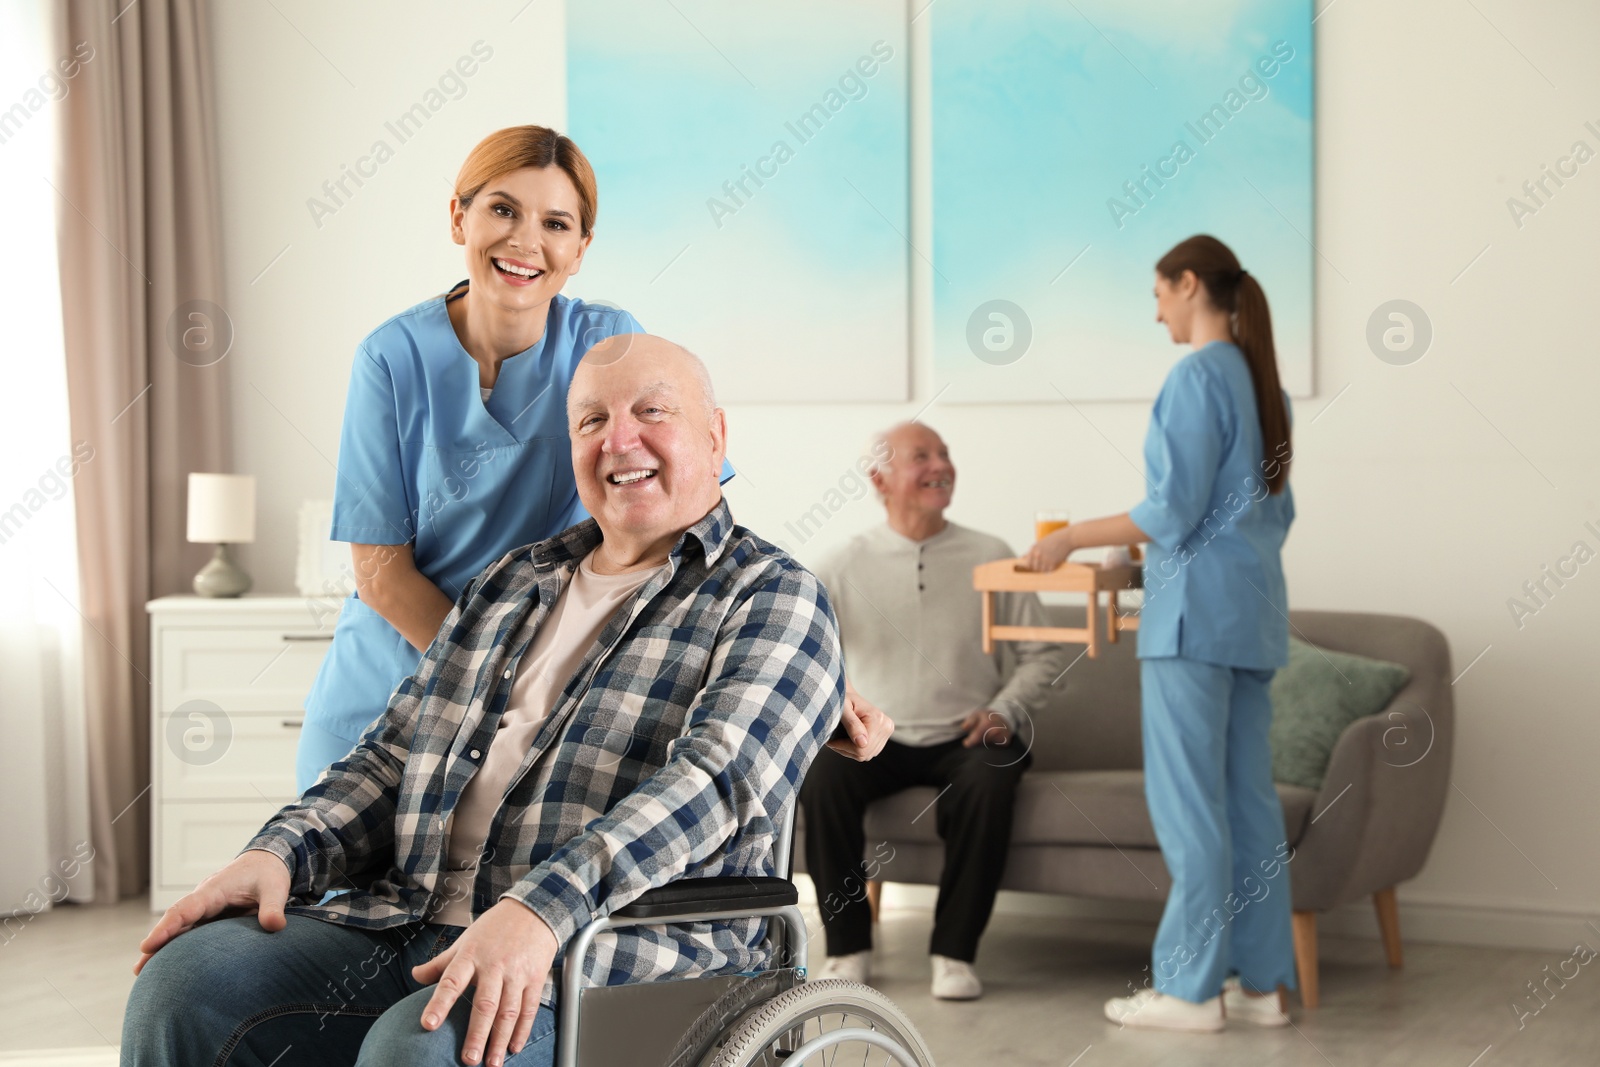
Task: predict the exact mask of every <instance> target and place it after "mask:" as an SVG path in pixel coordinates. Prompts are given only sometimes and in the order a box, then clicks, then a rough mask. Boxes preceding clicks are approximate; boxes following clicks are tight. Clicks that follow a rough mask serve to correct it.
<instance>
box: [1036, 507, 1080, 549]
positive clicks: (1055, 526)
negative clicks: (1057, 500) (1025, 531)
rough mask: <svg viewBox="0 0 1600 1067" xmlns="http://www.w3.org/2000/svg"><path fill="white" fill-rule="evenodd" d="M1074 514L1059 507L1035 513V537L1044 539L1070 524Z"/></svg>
mask: <svg viewBox="0 0 1600 1067" xmlns="http://www.w3.org/2000/svg"><path fill="white" fill-rule="evenodd" d="M1071 522H1072V516H1071V515H1069V514H1068V513H1067V512H1065V511H1062V510H1061V509H1059V508H1057V509H1054V510H1045V511H1036V512H1034V513H1033V539H1034V540H1035V541H1043V540H1044V539H1045V538H1046V537H1049V536H1050V535H1051V534H1053V533H1055V532H1056V531H1057V530H1059V529H1062V528H1063V527H1065V526H1068V525H1070V524H1071Z"/></svg>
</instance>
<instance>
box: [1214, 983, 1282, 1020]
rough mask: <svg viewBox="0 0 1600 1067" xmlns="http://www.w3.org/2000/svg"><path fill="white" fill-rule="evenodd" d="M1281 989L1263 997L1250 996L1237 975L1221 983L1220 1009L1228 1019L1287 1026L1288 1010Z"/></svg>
mask: <svg viewBox="0 0 1600 1067" xmlns="http://www.w3.org/2000/svg"><path fill="white" fill-rule="evenodd" d="M1284 999H1285V998H1284V995H1283V990H1281V989H1280V990H1278V991H1277V992H1275V993H1268V994H1267V995H1266V996H1264V997H1252V996H1250V995H1249V994H1248V993H1246V992H1245V991H1244V986H1243V985H1242V984H1241V983H1240V981H1239V979H1238V978H1237V977H1235V978H1229V979H1228V980H1227V981H1226V982H1223V983H1222V1010H1223V1013H1224V1014H1225V1015H1226V1016H1227V1017H1228V1018H1230V1019H1242V1020H1244V1021H1245V1022H1247V1023H1254V1024H1255V1025H1257V1026H1288V1025H1289V1012H1288V1007H1287V1005H1285V1004H1284Z"/></svg>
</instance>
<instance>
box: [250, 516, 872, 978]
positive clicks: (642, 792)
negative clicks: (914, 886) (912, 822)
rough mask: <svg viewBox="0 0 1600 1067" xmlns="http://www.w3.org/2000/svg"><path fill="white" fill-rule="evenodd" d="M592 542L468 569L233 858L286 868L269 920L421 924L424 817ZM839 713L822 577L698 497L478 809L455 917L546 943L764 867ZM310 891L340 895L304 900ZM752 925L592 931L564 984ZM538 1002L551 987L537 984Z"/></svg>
mask: <svg viewBox="0 0 1600 1067" xmlns="http://www.w3.org/2000/svg"><path fill="white" fill-rule="evenodd" d="M600 541H601V533H600V530H599V527H598V526H597V525H596V524H595V522H594V520H593V519H590V520H587V521H585V522H582V523H580V524H578V525H577V526H574V527H572V528H570V529H568V530H566V531H564V532H562V533H561V534H558V535H557V536H555V537H553V538H550V539H548V540H545V541H540V542H538V543H536V544H532V545H528V546H525V547H522V548H519V549H515V550H513V551H511V552H509V553H507V554H506V555H505V556H503V557H502V558H501V559H500V560H499V561H497V562H496V563H494V564H491V565H490V566H489V567H488V569H486V570H485V571H484V572H483V573H482V574H480V575H479V576H478V577H477V578H475V579H473V581H472V582H471V583H470V584H469V585H468V587H467V589H466V590H465V591H464V592H463V594H462V596H461V599H460V600H459V601H457V603H456V605H455V607H454V608H453V609H452V610H451V612H450V615H449V616H448V617H447V618H446V619H445V621H444V623H443V625H442V626H441V627H440V629H439V633H438V636H437V637H435V638H434V641H433V643H432V644H431V645H430V646H429V647H428V650H427V652H425V653H424V654H423V656H422V658H421V661H420V662H419V663H418V665H417V669H416V671H415V672H414V673H413V674H412V675H411V677H409V678H407V679H406V680H405V681H403V682H402V683H401V684H400V686H399V687H398V688H397V689H396V690H395V691H394V693H393V695H392V696H391V697H390V699H389V704H388V707H387V709H386V710H385V711H384V713H383V714H382V716H380V717H379V718H378V719H377V720H376V721H375V722H374V723H373V724H372V726H370V727H369V728H368V730H367V732H366V734H365V735H364V736H363V737H362V738H361V741H360V743H359V744H357V746H356V747H355V748H354V749H352V750H351V752H350V753H349V755H347V756H346V757H345V758H344V759H342V760H339V761H337V762H335V763H334V764H333V765H332V766H331V767H329V768H328V769H327V770H326V771H324V772H323V775H322V777H321V778H320V779H319V780H318V781H317V783H316V784H315V785H313V786H312V787H311V788H310V789H308V790H307V791H306V792H305V793H304V795H302V796H301V797H300V798H299V799H298V800H297V801H295V802H294V803H293V804H290V805H288V806H287V807H285V808H283V809H282V810H281V811H279V812H278V813H277V814H276V815H274V816H273V817H272V818H271V819H270V820H269V821H268V822H267V824H266V825H265V826H264V827H263V828H262V830H261V832H260V833H259V834H257V835H256V836H255V837H254V838H253V839H252V840H251V841H250V843H249V844H248V845H247V846H245V849H244V850H241V851H248V850H250V849H264V850H266V851H270V852H272V853H274V854H275V855H277V856H278V857H280V858H281V859H282V860H283V861H284V863H285V864H286V865H287V866H288V867H289V870H290V874H291V878H292V886H291V889H290V901H289V907H288V908H287V909H286V910H287V911H288V912H289V913H291V914H301V915H308V916H312V917H315V918H318V919H322V920H325V921H328V922H334V923H341V924H344V925H347V926H352V927H361V928H365V929H374V930H376V929H383V928H387V927H393V926H398V925H401V924H404V923H411V922H419V921H424V920H425V917H426V916H427V915H428V914H429V913H430V912H429V909H430V903H433V904H436V903H437V899H435V898H434V894H435V893H437V892H440V891H441V890H440V887H441V886H442V884H443V877H442V876H443V868H444V861H445V855H446V835H445V823H446V820H447V819H448V818H449V817H450V814H451V812H452V811H453V810H454V808H455V805H456V803H457V802H458V801H459V800H460V797H461V791H462V789H463V788H464V787H465V786H466V784H467V782H468V780H469V779H470V778H471V777H472V775H473V773H474V772H475V771H476V770H477V769H478V767H479V766H480V765H481V763H482V758H483V756H484V755H485V754H486V753H487V752H488V749H489V744H490V742H491V741H492V740H493V738H494V736H495V729H496V724H497V722H498V721H499V718H500V716H501V714H502V713H503V712H504V710H505V706H506V701H507V698H508V696H509V695H510V692H511V679H512V678H514V677H515V670H516V665H517V661H518V659H519V658H520V657H521V656H522V655H523V654H525V653H526V652H527V650H528V648H529V646H530V645H531V644H532V642H533V638H534V635H535V634H536V633H537V632H538V629H539V626H540V625H541V623H542V622H543V620H544V619H545V618H547V617H548V615H549V612H550V607H551V605H553V604H554V603H555V601H556V598H557V597H559V596H560V595H561V592H562V590H563V589H564V588H565V586H566V583H567V582H568V581H570V580H571V575H572V573H573V569H574V568H575V567H576V566H577V564H578V562H579V561H580V560H582V559H583V557H584V556H585V555H587V554H588V553H589V552H590V551H591V550H593V549H594V548H595V546H596V545H598V544H599V543H600ZM843 706H844V669H843V657H842V653H841V651H840V645H839V632H838V623H837V621H836V620H835V618H834V615H833V610H832V608H831V606H830V605H829V603H828V600H827V594H826V592H825V591H824V589H823V587H822V584H821V582H819V581H818V580H817V579H816V578H815V577H814V576H813V575H812V574H811V572H810V571H808V570H806V569H805V568H804V567H802V566H801V565H800V564H799V563H797V562H796V561H795V560H794V559H792V558H791V557H790V556H788V555H787V554H786V553H784V552H783V551H782V550H781V549H778V548H777V547H775V546H773V545H771V544H769V543H767V542H766V541H763V540H761V539H760V538H759V537H756V536H755V535H754V534H752V533H751V532H750V531H749V530H747V529H745V528H744V527H742V526H737V525H735V524H734V522H733V516H732V513H731V512H730V511H729V509H728V506H727V503H726V502H725V501H723V502H719V503H718V504H717V506H716V507H715V508H713V509H712V510H711V511H710V512H709V513H707V514H706V516H705V517H704V518H703V519H701V520H700V521H699V522H698V523H696V524H695V525H694V526H692V527H690V528H689V529H688V530H687V531H686V532H684V533H683V534H682V535H681V536H680V537H679V539H678V541H677V543H676V545H675V546H674V547H673V549H672V551H671V554H670V557H669V560H668V565H667V566H666V567H665V568H664V569H663V570H662V571H661V572H659V573H658V574H657V575H655V576H654V577H652V578H651V579H650V580H649V581H648V582H647V583H646V584H645V585H644V586H642V587H641V588H640V589H639V591H638V592H637V593H636V594H635V595H634V598H633V600H632V601H631V602H630V603H629V604H627V605H625V606H624V608H623V609H621V610H619V611H618V612H617V614H616V615H615V616H613V617H612V619H611V620H610V621H609V622H608V623H607V624H606V626H605V627H604V629H603V630H602V631H601V634H600V637H599V638H598V639H597V641H596V643H595V646H594V647H593V648H591V649H590V650H589V652H588V653H587V654H586V655H585V657H584V659H583V662H582V665H581V666H580V667H579V668H578V671H577V672H576V674H574V675H573V677H572V679H571V680H570V681H569V682H568V683H567V686H566V688H565V689H564V690H563V692H562V693H561V696H560V697H559V699H558V700H557V702H556V705H555V706H554V707H553V708H552V709H551V711H550V714H549V716H548V718H547V719H546V720H545V722H544V724H543V725H542V726H541V728H540V729H539V731H538V733H537V734H536V736H535V738H534V741H533V744H532V746H531V747H530V749H529V751H528V753H527V755H526V756H525V757H524V759H523V761H522V765H521V767H520V768H519V769H518V771H517V773H516V774H515V775H514V776H513V778H512V781H511V784H510V786H509V787H508V789H507V791H506V794H505V798H504V800H503V801H502V803H501V806H500V808H499V810H498V811H497V812H496V814H495V817H494V820H493V823H492V824H491V827H490V831H489V835H488V840H487V841H486V842H485V845H484V850H483V853H482V861H481V862H480V864H479V869H478V874H477V878H476V882H475V885H474V887H473V900H472V911H473V914H474V916H477V915H480V914H482V913H483V912H484V911H486V910H487V909H488V908H489V907H491V906H493V905H494V904H495V903H497V902H498V901H499V900H502V899H505V898H511V899H515V900H518V901H520V902H522V903H523V904H525V905H526V906H528V907H529V908H531V909H532V910H533V911H534V912H535V913H537V914H538V915H539V916H540V918H542V919H543V920H544V921H545V922H546V923H547V924H549V926H550V929H551V930H553V931H554V932H555V934H556V937H557V939H558V940H559V941H560V942H561V943H562V944H563V945H565V944H566V943H567V941H568V940H569V939H570V938H571V937H572V935H573V934H574V933H575V932H576V931H577V930H578V929H579V928H580V927H582V926H584V925H586V924H587V923H589V922H590V921H591V920H594V919H598V918H602V917H604V916H606V915H608V914H610V913H611V912H613V911H615V910H616V909H618V908H620V907H623V906H624V905H626V904H628V903H629V902H630V901H632V900H634V899H635V898H637V897H638V896H639V895H640V894H642V893H644V892H645V891H646V890H648V889H652V888H655V887H656V886H660V885H664V884H665V883H667V882H669V881H673V880H675V879H679V878H693V877H715V876H732V875H770V874H772V873H774V866H773V859H774V855H773V854H774V844H775V840H776V837H777V832H778V829H779V828H780V827H781V825H782V821H783V819H784V818H785V817H786V816H787V813H788V812H789V810H790V809H791V805H793V804H794V803H795V798H796V795H797V792H798V789H799V785H800V781H801V779H802V777H803V776H804V775H805V772H806V769H807V768H808V767H809V766H810V764H811V761H812V759H813V758H814V757H815V756H816V755H817V752H818V751H819V750H820V748H821V747H822V745H823V744H824V742H825V741H826V740H827V738H828V736H829V735H830V734H831V733H832V731H833V729H834V727H835V726H836V725H837V724H838V722H839V718H840V716H841V714H842V711H843ZM330 890H333V891H340V890H347V891H345V892H339V894H338V895H336V896H334V897H332V898H330V899H328V900H327V901H326V902H325V903H319V902H321V901H322V900H323V897H324V896H325V895H326V893H327V892H328V891H330ZM764 930H765V923H764V922H762V921H760V920H755V919H749V920H735V921H731V922H724V923H697V924H684V925H675V926H671V927H668V926H664V925H651V926H642V927H635V928H632V929H629V930H624V931H616V932H610V931H608V932H606V933H603V934H602V935H601V936H600V937H599V938H597V939H596V941H595V948H594V951H593V952H592V953H591V955H590V957H589V960H590V962H589V964H588V966H587V967H586V968H585V974H586V978H587V980H588V981H590V982H591V983H600V984H608V985H614V984H620V983H624V982H646V981H654V980H659V979H662V978H667V977H690V976H693V975H696V974H702V973H708V972H723V971H748V970H754V969H758V968H760V967H761V966H763V965H764V964H765V962H766V961H765V959H764V950H763V947H762V938H763V934H764ZM543 1000H544V1002H545V1003H547V1004H553V1003H554V1001H555V995H554V984H553V980H552V981H547V982H546V985H545V989H544V994H543Z"/></svg>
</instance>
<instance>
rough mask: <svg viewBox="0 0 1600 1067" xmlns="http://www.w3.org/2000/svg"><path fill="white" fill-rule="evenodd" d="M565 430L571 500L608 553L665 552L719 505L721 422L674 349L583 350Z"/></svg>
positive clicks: (622, 341)
mask: <svg viewBox="0 0 1600 1067" xmlns="http://www.w3.org/2000/svg"><path fill="white" fill-rule="evenodd" d="M567 426H568V434H569V436H570V438H571V441H572V469H573V474H574V475H575V477H576V479H577V483H578V497H579V499H581V500H582V501H583V505H584V507H585V508H587V509H588V511H589V514H591V515H593V516H594V518H595V521H596V522H598V523H599V524H600V529H601V531H602V532H603V533H604V535H605V540H606V545H607V546H608V547H607V551H608V552H613V551H621V550H622V549H624V548H625V547H626V546H628V545H635V546H638V545H654V546H656V548H659V546H660V545H661V544H663V543H665V544H668V545H670V544H671V543H672V542H673V541H674V540H676V538H677V537H678V536H679V535H680V534H682V533H683V531H684V530H687V529H688V528H689V527H690V526H693V525H694V524H695V523H697V522H699V521H700V520H701V519H702V518H703V517H705V515H706V513H707V512H708V511H710V510H711V509H712V508H714V507H715V506H716V505H717V501H719V500H720V499H721V498H722V486H721V482H720V479H719V475H720V474H721V473H722V457H723V452H724V448H725V442H726V438H727V420H726V417H725V416H724V414H723V412H722V409H721V408H719V407H717V401H716V396H715V394H714V393H713V392H712V388H711V375H710V374H708V373H707V372H706V367H705V364H704V363H702V362H700V360H699V358H698V357H697V356H695V355H694V353H692V352H690V351H689V350H687V349H685V348H684V347H682V346H681V345H676V344H673V343H672V342H671V341H668V340H665V339H664V338H660V337H654V336H651V335H650V334H619V335H617V336H615V337H608V338H606V339H605V340H603V341H601V342H600V343H599V344H597V345H595V346H594V347H593V348H591V349H589V351H588V352H587V353H585V355H584V357H583V359H582V361H581V362H579V364H578V367H577V369H576V370H575V371H574V372H573V375H572V384H571V386H570V387H568V390H567ZM641 558H642V557H641Z"/></svg>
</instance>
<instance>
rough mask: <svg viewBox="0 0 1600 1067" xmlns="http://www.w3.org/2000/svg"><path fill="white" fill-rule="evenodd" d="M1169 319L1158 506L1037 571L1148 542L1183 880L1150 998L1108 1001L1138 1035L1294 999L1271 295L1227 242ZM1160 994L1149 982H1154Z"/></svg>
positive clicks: (1149, 441)
mask: <svg viewBox="0 0 1600 1067" xmlns="http://www.w3.org/2000/svg"><path fill="white" fill-rule="evenodd" d="M1155 296H1156V319H1157V321H1158V322H1163V323H1165V324H1166V326H1167V331H1168V332H1169V333H1170V334H1171V335H1172V340H1173V341H1174V342H1175V343H1177V344H1189V345H1192V346H1194V351H1192V352H1190V353H1189V354H1188V355H1187V356H1185V357H1184V358H1182V359H1180V360H1179V361H1178V363H1177V364H1176V365H1175V366H1174V367H1173V368H1172V370H1171V372H1170V373H1169V374H1168V376H1167V379H1166V381H1165V383H1163V385H1162V387H1161V393H1160V395H1159V396H1157V398H1156V403H1155V409H1154V410H1153V411H1152V413H1151V417H1150V429H1149V433H1148V435H1147V437H1146V439H1145V449H1144V454H1145V477H1146V481H1147V487H1148V494H1147V496H1146V497H1145V499H1144V500H1143V501H1142V502H1141V503H1139V504H1138V505H1137V506H1135V507H1134V508H1133V510H1132V511H1129V512H1124V513H1123V514H1121V515H1114V516H1110V517H1108V518H1103V519H1094V520H1090V521H1088V522H1082V523H1074V524H1072V525H1071V526H1068V527H1066V528H1065V529H1062V530H1059V531H1057V532H1055V533H1052V534H1051V535H1050V536H1048V537H1046V538H1044V539H1043V540H1041V541H1039V542H1038V543H1037V544H1035V545H1034V546H1033V548H1032V549H1031V550H1030V551H1029V552H1028V554H1027V555H1026V556H1025V557H1024V561H1023V564H1022V565H1023V566H1024V567H1026V568H1028V569H1031V570H1054V569H1055V568H1056V567H1057V566H1059V565H1060V564H1061V563H1062V561H1063V560H1065V559H1066V558H1067V556H1068V554H1069V553H1071V552H1072V551H1073V550H1074V549H1078V548H1090V547H1094V546H1097V545H1125V544H1137V543H1143V542H1148V543H1149V550H1148V552H1147V554H1146V558H1145V564H1144V589H1145V604H1144V610H1143V612H1142V614H1141V617H1140V620H1139V661H1140V673H1139V684H1140V690H1141V693H1142V701H1143V703H1142V709H1141V718H1142V734H1143V740H1144V762H1145V796H1146V800H1147V802H1148V804H1149V808H1150V818H1151V821H1152V822H1153V823H1154V825H1155V831H1156V839H1157V840H1158V841H1159V842H1160V844H1161V854H1162V858H1163V859H1164V860H1165V861H1166V865H1167V870H1168V871H1169V872H1170V873H1171V875H1172V890H1171V892H1170V893H1169V894H1168V896H1167V903H1166V909H1165V911H1164V913H1163V914H1162V917H1161V925H1160V927H1159V928H1158V929H1157V931H1156V940H1155V948H1154V953H1153V958H1152V965H1151V975H1152V976H1153V988H1148V987H1147V988H1143V989H1139V990H1138V991H1136V992H1135V993H1134V995H1132V996H1128V997H1115V998H1113V999H1111V1000H1110V1001H1108V1002H1107V1003H1106V1009H1105V1010H1106V1015H1107V1017H1108V1018H1110V1019H1111V1020H1112V1021H1113V1022H1119V1023H1122V1024H1123V1025H1125V1026H1135V1027H1146V1028H1152V1029H1164V1030H1187V1031H1217V1030H1221V1029H1222V1028H1223V1026H1224V1025H1225V1019H1228V1018H1231V1019H1234V1020H1244V1021H1248V1022H1252V1023H1255V1024H1258V1025H1263V1026H1283V1025H1286V1024H1287V1023H1288V1017H1287V1015H1286V1014H1284V1009H1285V1002H1284V995H1283V992H1282V991H1283V990H1284V989H1292V988H1294V984H1295V979H1294V973H1295V972H1294V950H1293V945H1292V937H1291V932H1290V896H1289V869H1288V860H1289V858H1290V853H1289V849H1288V845H1287V843H1286V841H1285V834H1284V825H1283V809H1282V806H1281V805H1280V803H1279V801H1278V794H1277V791H1276V790H1275V789H1274V788H1273V784H1272V754H1271V751H1270V749H1269V748H1268V744H1267V730H1268V727H1269V726H1270V725H1271V722H1272V704H1271V701H1270V699H1269V695H1268V685H1269V683H1270V682H1271V681H1272V676H1273V674H1274V673H1275V671H1276V670H1277V668H1279V667H1281V666H1283V665H1284V664H1285V663H1287V662H1288V639H1289V634H1288V625H1289V623H1288V602H1287V594H1286V591H1285V587H1284V580H1283V566H1282V562H1281V559H1280V556H1279V552H1280V549H1281V548H1282V545H1283V542H1284V539H1285V537H1286V536H1287V534H1288V531H1289V524H1290V523H1291V522H1292V521H1293V520H1294V497H1293V495H1292V493H1291V491H1290V489H1289V459H1290V455H1291V448H1290V436H1289V431H1290V413H1289V400H1288V394H1287V393H1284V392H1283V391H1282V389H1281V388H1280V387H1279V384H1278V368H1277V362H1276V356H1275V353H1274V348H1273V343H1272V320H1271V316H1270V314H1269V312H1268V309H1267V300H1266V295H1265V294H1264V293H1263V292H1262V289H1261V286H1260V284H1259V283H1257V281H1256V280H1255V279H1254V278H1253V277H1251V276H1250V275H1249V274H1248V273H1247V272H1246V271H1244V270H1242V269H1241V268H1240V266H1239V261H1238V260H1237V259H1236V258H1235V257H1234V255H1233V253H1232V252H1231V251H1229V249H1228V248H1227V246H1226V245H1224V244H1222V242H1220V241H1218V240H1217V239H1216V238H1214V237H1208V236H1197V237H1191V238H1189V239H1188V240H1186V241H1183V242H1182V243H1180V244H1179V245H1178V246H1177V247H1175V248H1173V249H1172V250H1171V251H1170V252H1168V253H1167V254H1166V255H1165V256H1163V257H1162V258H1161V260H1160V262H1158V263H1157V264H1156V278H1155ZM1149 982H1150V979H1148V978H1147V979H1146V983H1147V986H1148V984H1149Z"/></svg>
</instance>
